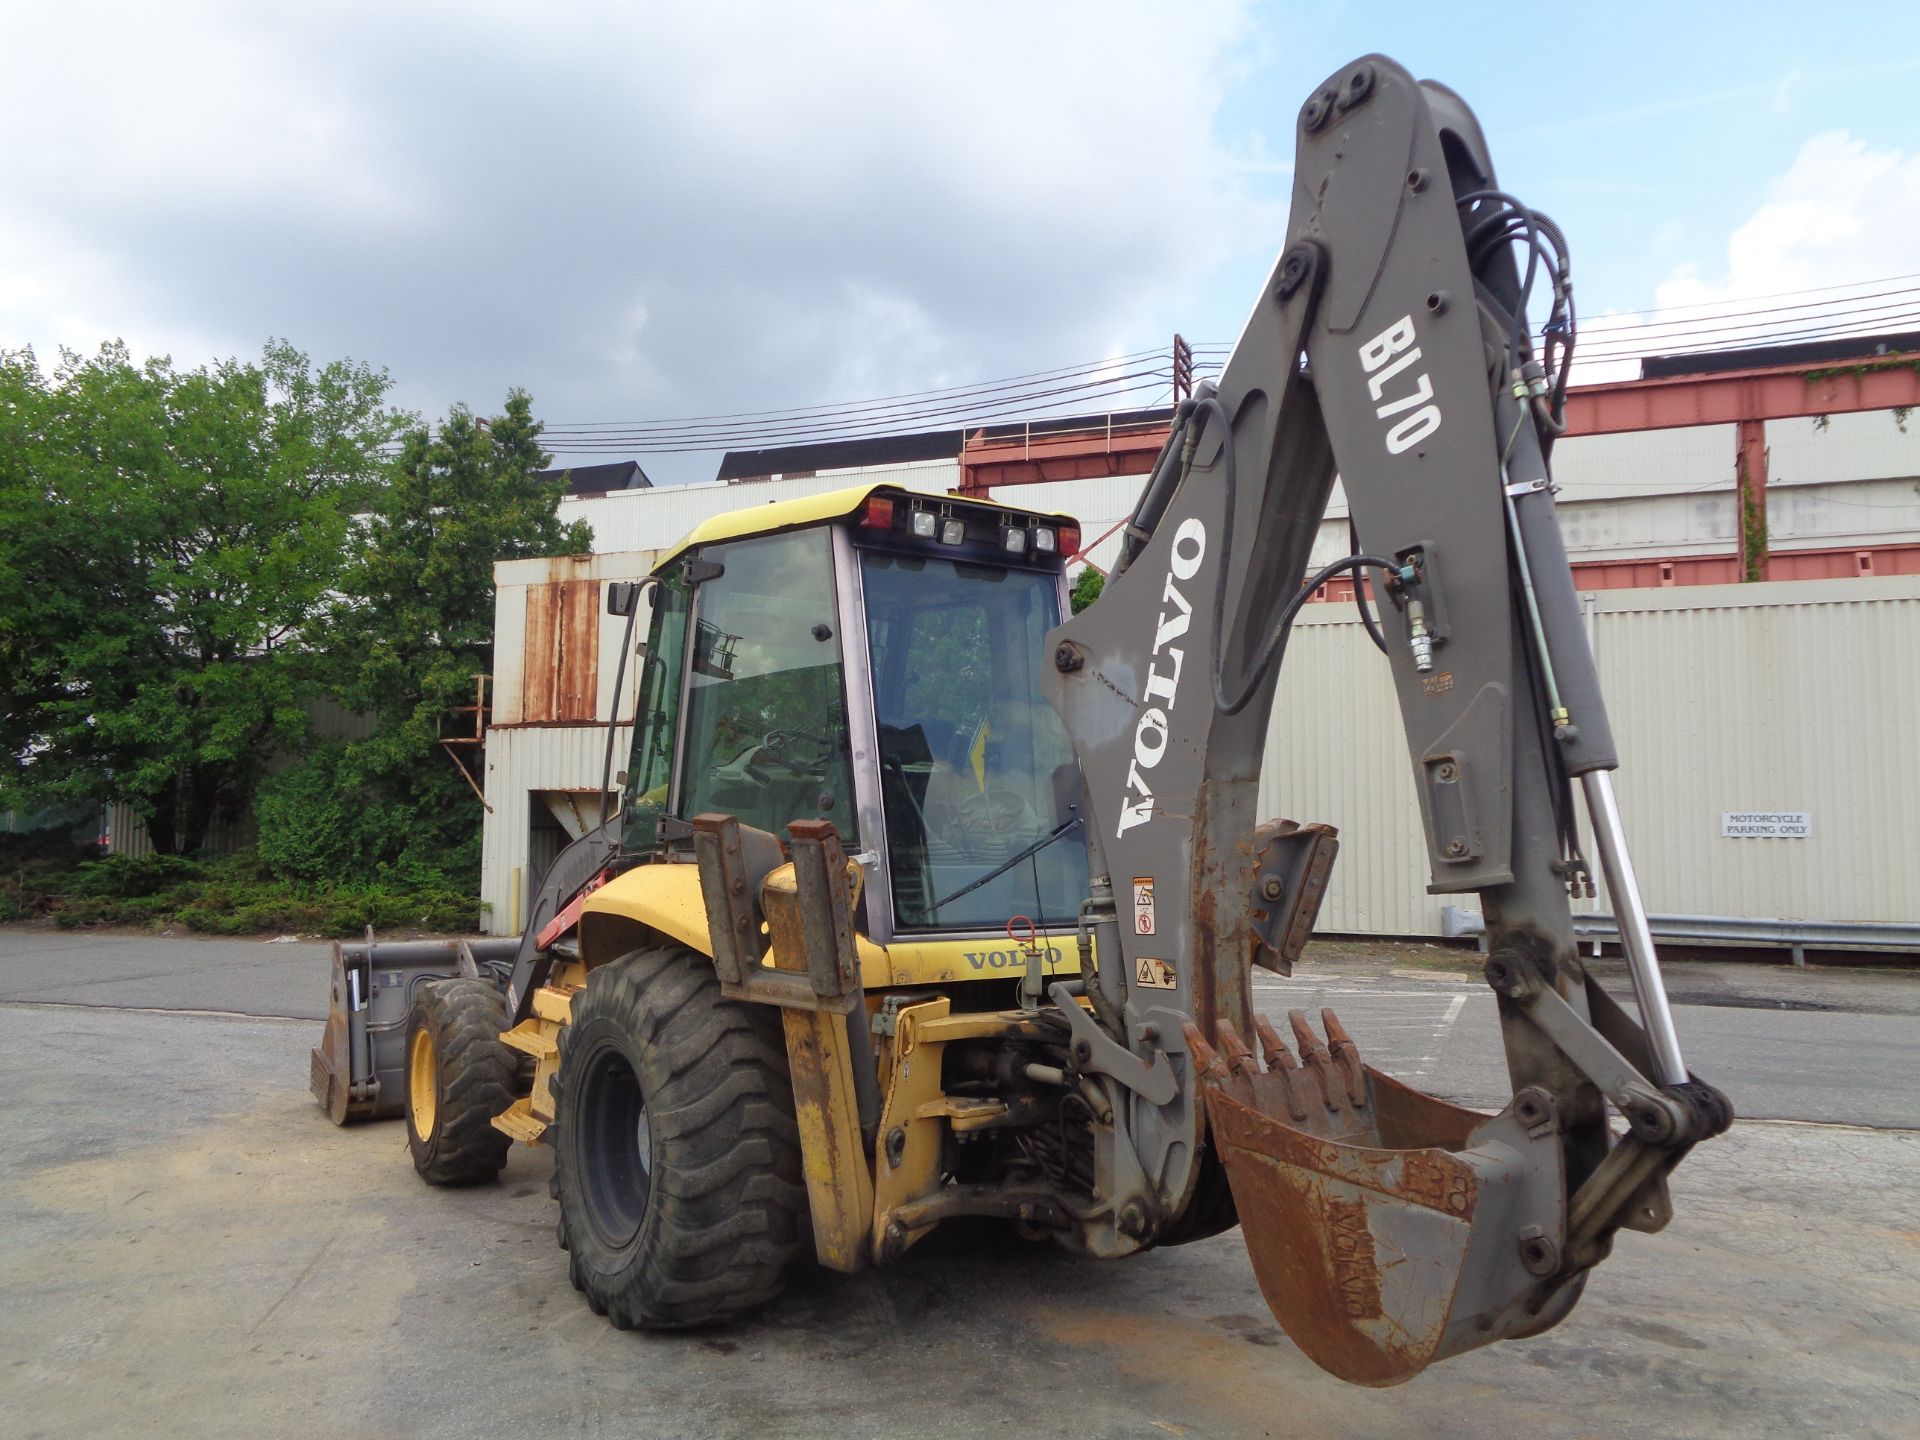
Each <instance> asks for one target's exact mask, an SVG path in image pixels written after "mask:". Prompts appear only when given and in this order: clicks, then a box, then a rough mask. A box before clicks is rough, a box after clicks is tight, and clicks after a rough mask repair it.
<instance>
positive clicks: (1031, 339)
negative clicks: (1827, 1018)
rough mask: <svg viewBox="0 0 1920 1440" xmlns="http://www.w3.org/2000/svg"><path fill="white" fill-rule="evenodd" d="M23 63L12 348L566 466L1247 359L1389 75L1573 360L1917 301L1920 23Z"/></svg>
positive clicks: (1289, 25)
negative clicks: (541, 431) (581, 439)
mask: <svg viewBox="0 0 1920 1440" xmlns="http://www.w3.org/2000/svg"><path fill="white" fill-rule="evenodd" d="M1443 12H1444V14H1443ZM0 17H3V18H0V91H4V93H5V94H6V95H7V96H8V101H9V103H8V106H7V110H8V123H7V140H6V143H5V145H4V146H0V345H4V346H6V347H8V348H13V347H19V346H24V345H32V346H33V347H34V348H35V349H36V351H37V352H38V353H39V354H40V355H41V356H42V357H43V359H50V358H51V357H52V356H53V355H54V354H55V353H56V352H57V350H58V348H59V347H60V346H70V347H75V348H78V349H82V350H92V349H93V348H94V347H96V346H97V345H98V344H99V343H100V342H101V341H102V340H105V339H108V338H111V337H123V338H124V339H125V340H126V341H127V342H128V343H129V344H130V345H131V346H132V347H134V349H135V350H136V351H137V352H139V353H142V354H157V353H165V354H170V355H172V356H173V357H174V359H175V361H176V362H177V363H180V364H182V365H195V364H199V363H202V362H203V361H205V360H207V359H210V358H213V357H216V356H225V355H235V354H238V355H242V356H251V355H257V354H258V352H259V349H260V347H261V345H262V343H263V342H264V341H265V340H266V339H267V338H268V337H270V336H285V337H286V338H288V339H290V340H292V341H293V342H294V343H296V344H297V345H299V346H300V347H301V348H303V349H305V350H306V351H308V352H309V353H310V354H312V355H313V356H314V357H315V358H316V359H328V358H334V357H337V356H342V355H351V356H354V357H356V358H360V359H365V360H369V361H372V362H374V363H375V364H377V365H381V366H384V367H386V368H387V369H389V370H390V371H391V372H392V375H393V377H394V380H395V387H396V388H395V393H396V397H397V398H398V400H399V401H400V402H401V403H403V404H405V405H406V406H408V407H410V408H413V409H416V410H419V411H421V412H423V413H425V414H429V415H432V414H439V413H444V411H445V409H446V407H447V406H448V405H449V404H451V403H454V402H465V403H468V404H470V405H472V406H474V407H475V408H477V409H486V408H490V407H493V406H496V405H498V403H499V401H500V399H501V397H502V396H503V394H504V393H505V391H506V389H507V388H508V387H509V386H512V385H521V386H524V387H526V388H527V389H529V390H530V391H532V393H533V396H534V400H535V405H536V409H537V411H538V412H539V413H540V414H541V415H542V416H543V417H545V418H546V419H548V420H549V421H551V422H555V423H578V422H586V421H613V420H658V419H665V418H672V417H683V416H701V415H714V414H721V413H729V412H740V411H751V410H760V409H768V408H775V407H786V406H800V405H808V404H815V403H822V402H829V401H841V400H859V399H863V398H866V397H871V396H877V395H885V394H897V393H901V392H905V391H912V390H919V389H925V388H930V387H934V386H941V385H958V384H963V383H971V382H975V381H984V380H991V379H993V378H996V377H1000V376H1006V375H1013V374H1019V373H1024V372H1030V371H1035V370H1041V369H1046V368H1050V367H1055V366H1068V365H1073V364H1078V363H1080V362H1085V361H1091V360H1096V359H1099V358H1101V357H1104V356H1112V355H1120V354H1125V353H1130V352H1134V351H1141V350H1145V349H1148V348H1151V347H1155V346H1162V345H1165V344H1166V343H1167V339H1168V337H1169V336H1170V335H1171V333H1172V332H1173V331H1175V330H1180V331H1182V332H1183V333H1184V334H1186V335H1187V336H1188V337H1190V338H1193V339H1198V340H1202V341H1230V340H1231V339H1232V338H1233V337H1234V335H1235V334H1236V333H1237V331H1238V328H1239V325H1240V321H1241V319H1242V318H1243V316H1244V315H1245V313H1246V310H1247V307H1248V305H1249V304H1250V303H1251V302H1252V299H1253V297H1254V295H1255V293H1256V289H1257V287H1258V286H1259V285H1260V283H1261V281H1262V280H1263V279H1264V277H1265V274H1266V271H1267V267H1268V266H1269V265H1270V264H1271V262H1272V259H1273V256H1274V254H1275V252H1276V251H1277V249H1278V248H1279V245H1280V241H1281V237H1282V235H1283V233H1284V229H1285V207H1286V199H1287V190H1288V184H1289V172H1290V162H1291V149H1292V141H1291V136H1292V125H1293V117H1294V114H1295V112H1296V110H1297V108H1298V106H1299V104H1300V102H1301V101H1302V100H1303V99H1304V98H1305V97H1306V96H1307V95H1308V94H1310V93H1311V91H1312V90H1313V88H1314V87H1315V86H1316V85H1317V84H1318V82H1319V81H1320V80H1321V79H1323V78H1324V77H1325V76H1326V75H1327V74H1329V73H1330V72H1332V71H1333V70H1335V69H1337V68H1338V67H1339V66H1341V65H1342V64H1343V63H1344V62H1346V61H1347V60H1349V59H1351V58H1353V57H1354V56H1356V55H1359V54H1361V53H1364V52H1366V51H1369V50H1381V51H1384V52H1386V53H1389V54H1392V55H1394V56H1395V57H1396V58H1398V59H1400V60H1401V61H1403V62H1404V63H1406V64H1407V65H1409V66H1410V67H1411V68H1412V69H1414V70H1415V71H1416V72H1418V73H1420V74H1423V75H1430V76H1433V77H1434V78H1437V79H1441V80H1444V81H1446V82H1447V83H1448V84H1450V85H1452V86H1453V87H1454V88H1455V89H1457V90H1459V91H1460V92H1461V93H1462V94H1463V95H1465V96H1466V98H1467V99H1468V101H1469V102H1470V103H1471V104H1472V105H1473V106H1474V107H1475V109H1476V110H1477V111H1478V112H1479V115H1480V117H1481V120H1482V122H1483V124H1484V125H1485V127H1486V129H1487V131H1488V134H1489V137H1490V140H1491V143H1492V145H1493V149H1494V154H1495V157H1496V159H1497V161H1498V162H1499V164H1500V166H1501V171H1502V176H1501V178H1502V180H1503V182H1504V183H1505V185H1506V186H1507V188H1509V189H1511V190H1514V191H1517V192H1518V193H1519V194H1521V195H1522V196H1524V197H1525V198H1526V199H1527V200H1528V201H1529V202H1530V203H1532V204H1534V205H1537V206H1539V207H1540V208H1542V209H1544V210H1546V211H1548V212H1549V213H1550V214H1552V215H1554V216H1555V217H1556V218H1557V219H1558V220H1559V221H1560V222H1561V224H1562V226H1563V228H1565V230H1566V231H1567V232H1568V234H1569V237H1570V240H1571V242H1572V247H1573V252H1574V266H1575V277H1576V284H1577V286H1578V288H1579V293H1580V299H1581V310H1582V314H1583V316H1589V317H1590V316H1596V315H1599V314H1601V313H1603V312H1605V311H1609V310H1613V311H1625V312H1637V311H1643V310H1646V309H1649V308H1651V307H1657V306H1671V305H1679V304H1699V303H1701V302H1706V301H1716V302H1718V301H1732V300H1738V299H1740V298H1741V297H1747V296H1756V295H1758V296H1765V295H1772V294H1777V293H1779V292H1782V291H1790V290H1802V289H1806V288H1809V287H1814V286H1824V285H1832V284H1837V283H1841V282H1855V281H1869V280H1875V279H1880V278H1882V277H1890V276H1901V275H1907V276H1911V275H1914V274H1915V273H1916V272H1920V105H1916V103H1915V98H1914V97H1915V96H1916V94H1920V43H1917V42H1920V6H1916V5H1914V4H1913V3H1911V0H1889V3H1876V0H1854V3H1851V4H1848V5H1844V6H1842V5H1831V6H1820V5H1808V4H1806V3H1804V0H1792V3H1772V0H1752V3H1748V4H1745V5H1741V6H1737V7H1734V6H1720V5H1684V4H1675V3H1671V0H1667V3H1662V4H1658V5H1640V4H1624V3H1623V4H1610V5H1604V6H1602V5H1589V6H1580V7H1560V8H1559V9H1556V10H1534V11H1528V10H1525V9H1515V8H1514V7H1512V6H1511V5H1485V6H1479V5H1469V4H1449V5H1441V4H1435V3H1431V0H1428V3H1417V4H1398V3H1367V4H1337V3H1335V4H1315V5H1304V4H1301V5H1294V4H1268V5H1250V4H1240V3H1229V0H1185V3H1181V4H1131V3H1101V4H1092V3H1087V4H1047V3H1043V0H1026V3H1012V4H1001V3H959V0H953V3H946V4H923V3H913V0H893V3H876V4H842V3H825V0H818V3H808V4H799V3H786V4H739V5H733V4H725V3H717V0H709V3H705V4H699V5H688V4H672V5H667V4H659V3H647V0H636V3H627V4H600V5H530V4H525V3H520V4H496V3H490V0H459V3H446V4H438V3H395V0H381V3H378V4H374V3H355V0H334V3H328V4H324V5H305V4H297V3H277V4H264V5H263V4H260V3H258V0H244V3H230V4H217V3H191V0H173V3H169V4H166V5H155V4H147V3H117V4H115V3H88V0H67V3H64V4H58V5H56V4H51V3H42V4H37V5H36V4H29V3H25V0H13V3H11V4H8V5H7V6H6V7H5V9H4V12H0ZM1915 283H1920V282H1915ZM645 459H646V464H647V467H648V469H649V470H650V471H651V472H652V473H653V474H654V475H655V476H656V478H659V479H663V480H673V479H687V478H695V477H698V476H704V475H708V474H711V473H712V459H711V457H682V458H678V459H676V458H672V457H645Z"/></svg>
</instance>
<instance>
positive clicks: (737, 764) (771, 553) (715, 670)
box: [677, 528, 855, 841]
mask: <svg viewBox="0 0 1920 1440" xmlns="http://www.w3.org/2000/svg"><path fill="white" fill-rule="evenodd" d="M701 558H702V559H703V560H711V561H716V562H718V563H719V564H720V565H721V566H722V573H721V575H720V576H719V577H718V578H716V579H712V580H708V581H706V582H704V583H703V584H701V585H700V587H699V590H698V594H697V595H696V597H695V604H694V612H693V619H694V624H693V629H692V632H691V634H690V636H689V642H688V643H689V645H690V647H691V655H690V656H689V664H688V669H687V699H686V703H687V722H686V759H685V761H684V762H683V766H682V770H681V780H680V802H679V805H678V807H677V808H678V810H679V813H680V815H681V817H682V818H683V819H689V820H690V819H692V818H693V817H694V816H696V815H700V814H705V813H709V812H712V813H717V814H723V815H734V816H737V817H738V818H739V820H740V823H741V824H743V825H753V826H757V827H758V828H760V829H762V830H770V831H772V832H773V833H774V834H776V835H780V836H783V837H784V836H785V834H786V827H787V824H788V823H789V822H790V821H794V820H830V821H832V822H833V823H834V825H835V826H836V827H838V829H839V831H840V833H841V835H843V836H845V837H847V839H848V840H849V841H851V840H852V838H853V836H854V834H855V830H854V825H853V781H852V766H851V763H850V760H849V755H848V745H847V725H846V714H847V705H846V691H845V686H844V683H843V677H842V670H841V661H840V637H839V634H838V628H839V617H838V615H837V614H836V606H835V600H834V586H833V558H832V550H831V546H830V540H829V532H828V531H827V530H826V529H825V528H817V529H812V530H796V531H793V532H791V533H789V534H785V535H769V536H761V537H757V538H755V539H752V540H740V541H735V542H733V543H731V544H726V545H710V546H707V547H706V548H705V549H703V550H702V551H701Z"/></svg>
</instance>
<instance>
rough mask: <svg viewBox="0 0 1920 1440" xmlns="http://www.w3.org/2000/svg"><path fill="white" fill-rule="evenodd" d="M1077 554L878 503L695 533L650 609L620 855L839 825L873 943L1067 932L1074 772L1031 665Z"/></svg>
mask: <svg viewBox="0 0 1920 1440" xmlns="http://www.w3.org/2000/svg"><path fill="white" fill-rule="evenodd" d="M1078 545H1079V527H1078V526H1077V525H1076V524H1075V523H1074V522H1073V521H1071V520H1069V519H1066V518H1064V517H1061V516H1049V515H1038V514H1034V513H1032V512H1028V511H1019V510H1011V509H1008V508H1006V507H1004V506H1000V505H995V504H992V503H985V504H982V503H978V502H974V501H970V500H966V499H962V498H960V497H957V496H938V495H921V494H916V493H913V492H909V491H903V490H899V489H895V488H893V487H860V488H858V489H855V490H850V491H840V492H835V493H834V494H832V495H823V496H817V497H811V498H810V499H807V500H801V501H788V502H782V503H778V504H775V505H770V506H765V507H761V508H759V509H756V510H746V511H737V512H734V513H732V514H730V515H726V516H721V517H718V518H717V519H716V520H713V521H709V522H708V523H707V524H706V525H704V526H702V527H700V529H698V530H696V531H695V532H694V533H693V535H692V536H690V537H689V539H688V540H687V542H686V543H685V544H684V545H683V546H682V547H681V549H680V550H679V551H677V552H675V553H674V554H673V555H671V556H670V557H669V558H668V559H667V560H666V562H664V563H663V564H662V565H661V566H660V568H659V569H658V570H657V571H656V572H655V579H656V580H657V582H658V583H657V584H656V585H654V586H653V587H651V594H652V596H653V613H652V617H651V621H650V623H649V625H648V633H647V645H646V660H645V663H644V666H643V668H642V671H641V676H640V695H639V709H638V714H637V723H636V726H635V731H634V743H633V752H632V759H631V762H630V764H629V766H628V770H627V781H626V789H625V798H624V810H625V814H626V816H627V819H626V823H625V825H624V827H623V844H622V848H623V849H624V850H625V851H626V852H628V853H630V854H644V853H650V852H654V851H656V850H658V849H659V848H660V847H661V846H662V844H663V843H667V842H670V841H671V840H672V839H673V838H674V837H675V836H678V835H683V834H685V833H686V823H685V822H690V821H691V820H692V819H693V817H694V816H696V815H700V814H704V813H708V812H714V813H721V814H731V815H734V816H737V817H738V818H739V820H740V822H741V824H743V825H751V826H755V827H757V828H759V829H762V830H767V831H770V832H772V833H773V834H775V835H780V836H783V837H784V835H785V833H786V826H787V824H788V823H789V822H791V821H794V820H807V819H824V820H830V821H832V822H833V824H834V825H835V826H836V828H838V830H839V831H840V834H841V835H842V837H844V839H845V841H846V844H847V848H848V850H849V851H850V852H852V853H857V854H858V855H859V857H860V859H861V860H862V862H863V863H864V864H865V865H866V868H867V872H868V877H869V883H868V886H867V890H866V898H865V909H866V913H865V922H866V923H865V925H864V927H863V928H864V929H865V931H866V933H867V935H868V936H869V938H871V939H873V940H874V941H876V942H878V943H881V944H885V943H887V942H888V941H889V940H891V939H892V938H894V936H896V935H901V936H908V935H911V936H913V937H915V938H927V939H932V938H938V937H940V936H943V935H954V936H958V935H964V934H968V933H974V934H977V933H979V932H981V931H991V932H994V933H996V934H1004V933H1005V932H1006V930H1007V927H1008V925H1009V923H1010V922H1012V921H1015V919H1016V917H1024V918H1025V919H1026V920H1027V921H1030V922H1032V925H1033V926H1034V927H1036V928H1038V929H1040V930H1043V931H1044V930H1046V929H1049V928H1051V929H1054V930H1056V931H1057V930H1058V929H1061V928H1063V927H1067V926H1071V925H1072V924H1073V923H1074V921H1075V918H1076V915H1077V912H1078V909H1079V906H1080V902H1081V901H1082V900H1083V899H1084V898H1085V896H1086V894H1087V891H1088V881H1087V858H1086V847H1085V843H1084V841H1083V839H1082V838H1081V835H1080V831H1079V817H1080V780H1079V770H1078V768H1077V766H1076V765H1075V763H1074V756H1073V747H1072V745H1071V743H1070V742H1069V741H1068V739H1067V736H1066V732H1065V730H1064V728H1063V727H1062V725H1061V723H1060V720H1059V717H1058V716H1057V715H1056V714H1055V713H1054V710H1053V708H1052V706H1050V705H1049V704H1048V703H1047V701H1046V700H1045V698H1044V697H1043V696H1042V694H1041V691H1040V675H1041V668H1040V667H1041V666H1042V665H1043V664H1044V663H1045V662H1046V659H1047V650H1046V637H1047V633H1048V632H1049V631H1050V630H1052V629H1053V628H1054V626H1056V625H1058V624H1059V623H1060V621H1061V619H1062V618H1063V617H1064V616H1065V614H1066V608H1067V607H1066V594H1067V592H1066V584H1065V568H1066V567H1065V560H1066V557H1067V556H1068V555H1070V554H1072V553H1073V552H1074V551H1075V550H1076V549H1077V548H1078Z"/></svg>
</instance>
